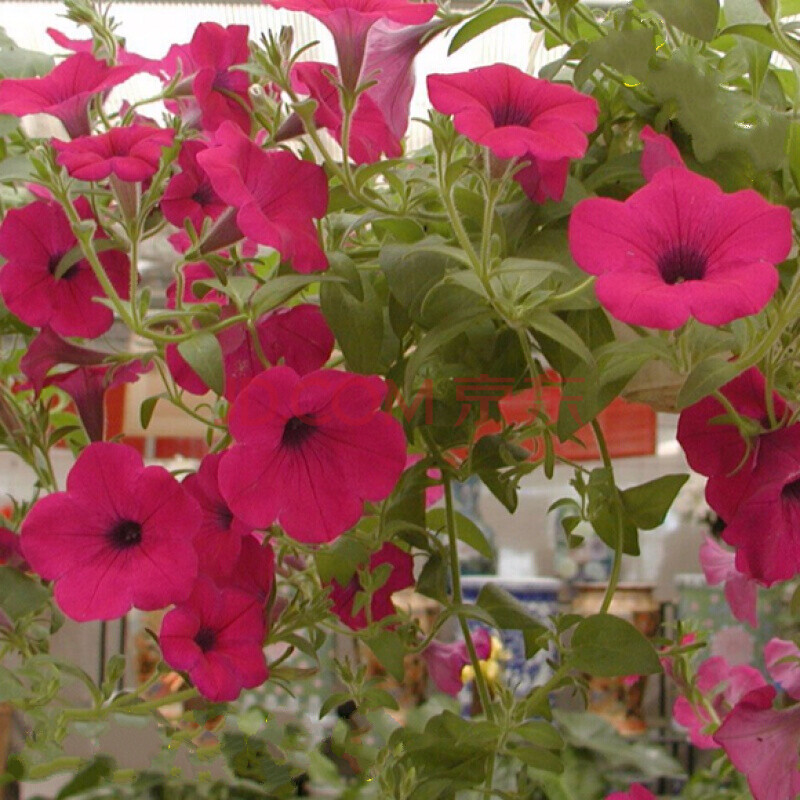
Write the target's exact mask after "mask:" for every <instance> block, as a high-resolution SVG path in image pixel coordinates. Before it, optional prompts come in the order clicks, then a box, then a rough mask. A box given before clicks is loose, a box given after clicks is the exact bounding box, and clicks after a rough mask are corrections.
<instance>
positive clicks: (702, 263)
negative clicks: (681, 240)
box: [658, 244, 707, 286]
mask: <svg viewBox="0 0 800 800" xmlns="http://www.w3.org/2000/svg"><path fill="white" fill-rule="evenodd" d="M706 266H707V262H706V257H705V256H704V255H703V254H702V253H701V252H700V251H699V250H695V249H694V248H693V247H690V246H689V245H685V244H679V245H676V246H675V247H671V248H670V249H669V250H667V251H666V252H665V253H664V254H663V255H662V256H661V257H660V258H659V259H658V271H659V272H660V273H661V277H662V278H663V279H664V283H667V284H669V285H670V286H673V285H674V284H676V283H683V282H684V281H701V280H703V277H704V276H705V274H706Z"/></svg>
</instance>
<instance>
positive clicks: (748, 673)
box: [672, 656, 766, 750]
mask: <svg viewBox="0 0 800 800" xmlns="http://www.w3.org/2000/svg"><path fill="white" fill-rule="evenodd" d="M762 686H766V681H765V680H764V678H763V676H762V675H761V673H760V672H759V671H758V670H757V669H755V668H754V667H749V666H746V665H739V666H736V667H732V666H731V665H730V664H729V663H728V662H727V661H726V660H725V659H724V658H723V657H722V656H713V657H712V658H708V659H706V660H705V661H704V662H703V663H702V664H701V665H700V667H699V668H698V670H697V689H698V691H699V692H701V693H702V695H703V697H704V698H705V700H706V702H707V703H708V704H709V705H711V706H712V707H713V709H714V713H715V714H716V717H717V719H718V720H723V719H725V717H726V716H727V715H728V714H729V713H730V711H731V709H732V708H733V707H734V706H735V705H736V704H737V703H738V702H739V701H740V700H741V699H742V698H743V697H744V696H745V695H746V694H747V693H748V692H752V691H753V690H754V689H759V688H761V687H762ZM672 716H673V717H674V718H675V721H676V722H677V723H678V724H679V725H683V726H684V727H685V728H687V729H688V731H689V739H690V740H691V742H692V744H693V745H694V746H695V747H699V748H701V749H705V750H708V749H713V748H715V747H718V746H719V745H718V744H717V743H716V742H715V741H714V737H713V725H714V720H713V719H712V717H711V715H710V714H709V711H708V709H707V708H706V707H705V706H704V705H698V706H695V705H693V704H692V703H691V702H690V701H689V700H688V699H687V698H686V697H679V698H678V699H677V700H676V701H675V706H674V708H673V711H672Z"/></svg>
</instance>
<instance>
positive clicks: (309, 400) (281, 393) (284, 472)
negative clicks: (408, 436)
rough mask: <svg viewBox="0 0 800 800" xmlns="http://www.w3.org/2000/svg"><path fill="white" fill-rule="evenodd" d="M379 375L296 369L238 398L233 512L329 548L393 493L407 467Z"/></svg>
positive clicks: (230, 456)
mask: <svg viewBox="0 0 800 800" xmlns="http://www.w3.org/2000/svg"><path fill="white" fill-rule="evenodd" d="M385 394H386V384H385V383H384V382H383V381H382V380H381V379H380V378H378V377H377V376H364V375H354V374H352V373H348V372H341V371H337V370H329V369H326V370H318V371H316V372H310V373H308V374H307V375H304V376H300V375H298V374H297V373H296V372H295V371H294V370H293V369H290V368H289V367H273V368H272V369H269V370H267V371H266V372H262V373H261V374H260V375H257V376H256V377H255V378H254V379H253V380H252V381H251V382H250V384H249V385H248V386H247V388H246V389H245V390H244V391H243V392H242V393H241V394H240V395H239V396H238V397H237V398H236V400H235V401H234V403H233V405H232V407H231V411H230V415H229V427H230V432H231V435H232V436H233V437H234V439H235V440H236V442H237V444H235V445H234V446H233V447H232V448H231V449H230V450H228V452H227V453H226V454H225V455H224V457H223V459H222V464H221V465H220V489H221V490H222V495H223V497H225V499H226V500H227V501H228V504H229V506H230V507H231V509H232V510H233V512H234V513H235V514H236V515H237V516H239V517H241V518H242V519H244V520H246V521H247V522H249V523H250V524H251V525H253V527H254V528H258V529H262V528H265V527H266V526H268V525H270V524H271V523H272V522H274V521H275V520H277V521H278V522H279V523H280V524H281V525H282V526H283V528H284V530H285V531H286V533H287V534H289V536H291V537H293V538H295V539H297V540H298V541H301V542H329V541H332V540H333V539H335V538H336V537H337V536H339V534H341V533H343V532H344V531H346V530H348V529H349V528H351V527H352V526H353V525H355V523H356V522H357V521H358V520H359V519H360V517H361V515H362V514H363V508H364V501H365V500H369V501H372V502H377V501H379V500H383V499H385V498H386V497H388V496H389V494H390V493H391V491H392V489H393V488H394V486H395V484H396V483H397V480H398V478H399V477H400V474H401V473H402V471H403V469H404V466H405V461H406V443H405V436H404V434H403V429H402V426H401V425H400V423H399V422H397V421H396V420H395V419H394V418H393V417H391V416H390V415H389V414H387V413H385V412H383V411H381V410H380V408H381V404H382V403H383V400H384V397H385Z"/></svg>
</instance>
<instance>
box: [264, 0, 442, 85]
mask: <svg viewBox="0 0 800 800" xmlns="http://www.w3.org/2000/svg"><path fill="white" fill-rule="evenodd" d="M265 2H266V4H267V5H269V6H273V7H274V8H286V9H288V10H290V11H303V12H305V13H306V14H311V16H312V17H316V18H317V19H318V20H319V21H320V22H321V23H322V24H323V25H324V26H325V27H326V28H327V29H328V30H329V31H330V32H331V35H332V36H333V41H334V44H335V46H336V55H337V60H338V62H339V71H340V74H341V76H342V82H343V84H344V86H345V87H346V88H348V89H355V88H356V86H357V85H358V83H359V78H360V75H361V70H362V66H363V63H364V53H365V50H366V46H367V37H368V35H369V33H370V30H371V29H372V27H373V26H374V25H375V24H376V23H377V22H378V21H379V20H388V21H390V22H395V23H399V24H401V25H404V26H407V25H420V24H422V23H424V22H428V20H430V18H431V17H432V16H433V15H434V14H435V13H436V4H435V3H410V2H408V0H265Z"/></svg>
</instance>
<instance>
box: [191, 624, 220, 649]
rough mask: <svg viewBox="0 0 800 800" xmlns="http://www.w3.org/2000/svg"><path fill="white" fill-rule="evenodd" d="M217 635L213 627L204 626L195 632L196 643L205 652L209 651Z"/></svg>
mask: <svg viewBox="0 0 800 800" xmlns="http://www.w3.org/2000/svg"><path fill="white" fill-rule="evenodd" d="M216 639H217V635H216V634H215V633H214V631H213V630H211V628H208V627H203V628H200V630H199V631H197V633H196V634H195V637H194V643H195V644H196V645H197V646H198V647H199V648H200V649H201V650H202V651H203V652H204V653H207V652H208V651H209V650H211V648H212V647H213V646H214V642H215V641H216Z"/></svg>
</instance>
